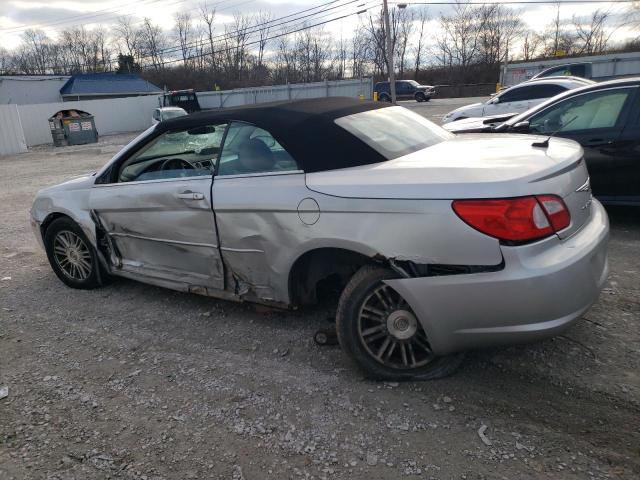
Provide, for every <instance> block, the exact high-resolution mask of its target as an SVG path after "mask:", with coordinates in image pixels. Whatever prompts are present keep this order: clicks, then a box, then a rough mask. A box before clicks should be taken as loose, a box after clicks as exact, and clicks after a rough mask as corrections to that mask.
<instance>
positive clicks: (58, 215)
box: [40, 212, 78, 238]
mask: <svg viewBox="0 0 640 480" xmlns="http://www.w3.org/2000/svg"><path fill="white" fill-rule="evenodd" d="M63 217H64V218H68V219H69V220H71V221H72V222H75V223H78V222H76V221H75V220H74V219H73V218H72V217H71V216H70V215H67V214H66V213H62V212H51V213H49V214H48V215H47V216H46V217H45V218H44V220H42V223H41V224H40V234H41V235H42V238H44V234H45V232H46V231H47V229H48V228H49V225H51V224H52V223H53V221H54V220H57V219H58V218H63Z"/></svg>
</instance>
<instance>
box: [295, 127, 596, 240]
mask: <svg viewBox="0 0 640 480" xmlns="http://www.w3.org/2000/svg"><path fill="white" fill-rule="evenodd" d="M542 140H544V137H535V136H532V135H516V134H467V135H464V136H460V137H456V138H454V139H452V140H448V141H445V142H441V143H439V144H436V145H434V146H432V147H429V148H426V149H424V150H420V151H418V152H414V153H412V154H409V155H406V156H403V157H399V158H396V159H393V160H389V161H386V162H381V163H376V164H372V165H363V166H359V167H352V168H345V169H340V170H330V171H326V172H314V173H309V174H307V175H306V181H307V187H308V188H309V189H311V190H313V191H316V192H319V193H324V194H327V195H333V196H338V197H345V198H375V199H416V200H425V199H440V200H442V199H447V200H455V199H459V200H462V199H469V198H505V197H519V196H526V195H536V194H554V195H558V196H560V197H562V198H563V200H564V201H565V203H566V205H567V207H568V208H569V210H570V213H571V219H572V221H571V225H570V226H569V227H567V229H565V230H564V231H562V232H561V233H560V236H561V237H566V236H569V235H571V234H572V233H573V232H574V231H576V230H577V229H579V228H580V226H582V224H583V223H584V221H585V220H586V218H588V216H589V214H590V199H591V191H590V189H589V188H587V187H586V186H585V184H586V182H587V181H588V173H587V169H586V166H585V163H584V160H583V150H582V147H580V145H579V144H577V143H576V142H574V141H572V140H566V139H560V138H552V139H551V140H550V141H549V146H548V147H546V148H544V147H533V146H532V143H534V142H540V141H542ZM581 187H582V188H581ZM578 190H579V191H578Z"/></svg>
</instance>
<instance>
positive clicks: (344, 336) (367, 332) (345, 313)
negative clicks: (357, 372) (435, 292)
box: [336, 265, 464, 381]
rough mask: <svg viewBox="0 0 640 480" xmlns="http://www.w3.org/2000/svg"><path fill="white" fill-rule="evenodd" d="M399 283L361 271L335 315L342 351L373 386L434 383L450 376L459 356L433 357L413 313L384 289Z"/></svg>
mask: <svg viewBox="0 0 640 480" xmlns="http://www.w3.org/2000/svg"><path fill="white" fill-rule="evenodd" d="M394 278H397V274H395V272H393V271H392V270H389V269H387V268H383V267H379V266H375V265H365V266H364V267H362V268H361V269H360V270H358V272H356V274H355V275H354V276H353V277H352V278H351V280H350V281H349V283H348V284H347V286H346V287H345V289H344V291H343V292H342V295H341V297H340V301H339V303H338V311H337V315H336V329H337V332H338V340H339V342H340V345H341V346H342V349H343V350H344V351H345V352H346V353H347V355H349V357H351V359H352V360H353V361H354V362H355V363H356V364H357V365H358V366H359V367H360V368H361V369H362V370H363V372H364V374H365V375H366V376H367V377H369V378H373V379H377V380H396V381H397V380H432V379H436V378H442V377H446V376H448V375H451V374H452V373H453V372H454V371H455V370H456V369H457V368H458V366H459V365H460V363H461V362H462V360H463V358H464V354H463V353H458V354H453V355H447V356H437V355H435V354H433V352H432V350H431V346H430V344H429V338H428V337H427V334H426V333H425V331H424V329H423V327H422V325H421V324H420V322H419V320H418V319H417V317H416V315H415V313H414V312H413V310H412V309H411V307H410V306H409V304H408V303H407V302H406V300H405V299H404V298H402V296H401V295H400V294H399V293H398V292H396V291H395V290H393V289H392V288H391V287H389V286H388V285H387V284H385V283H384V280H389V279H394Z"/></svg>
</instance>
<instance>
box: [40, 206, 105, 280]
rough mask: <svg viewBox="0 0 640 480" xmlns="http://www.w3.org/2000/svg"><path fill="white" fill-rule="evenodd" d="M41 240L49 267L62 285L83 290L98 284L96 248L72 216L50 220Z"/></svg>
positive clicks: (98, 273)
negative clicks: (42, 240)
mask: <svg viewBox="0 0 640 480" xmlns="http://www.w3.org/2000/svg"><path fill="white" fill-rule="evenodd" d="M44 244H45V248H46V251H47V257H48V259H49V264H50V265H51V268H52V269H53V271H54V273H55V274H56V275H57V277H58V278H59V279H60V280H61V281H62V282H63V283H64V284H65V285H67V286H69V287H71V288H78V289H83V290H90V289H93V288H97V287H100V286H102V281H101V278H100V272H99V268H100V267H99V264H98V257H97V255H96V252H95V250H94V249H93V246H92V245H91V242H89V239H88V238H87V237H86V235H85V234H84V232H83V231H82V229H81V228H80V227H79V226H78V224H76V223H75V222H74V221H73V220H71V219H70V218H66V217H61V218H58V219H56V220H54V221H53V222H52V223H51V225H49V226H48V227H47V230H46V231H45V233H44Z"/></svg>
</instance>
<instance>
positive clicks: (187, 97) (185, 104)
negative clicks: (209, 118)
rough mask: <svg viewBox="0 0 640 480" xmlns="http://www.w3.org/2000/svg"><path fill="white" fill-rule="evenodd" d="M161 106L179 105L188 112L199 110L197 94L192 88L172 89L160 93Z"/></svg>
mask: <svg viewBox="0 0 640 480" xmlns="http://www.w3.org/2000/svg"><path fill="white" fill-rule="evenodd" d="M162 106H163V107H180V108H183V109H184V110H186V111H187V112H188V113H193V112H199V111H200V110H201V108H200V102H199V101H198V94H197V93H196V91H195V90H194V89H192V88H190V89H187V90H172V91H170V92H165V93H164V94H163V95H162Z"/></svg>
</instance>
